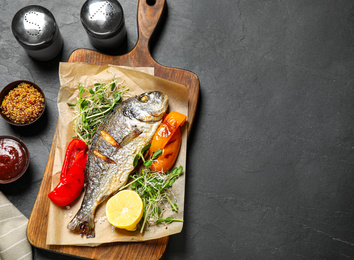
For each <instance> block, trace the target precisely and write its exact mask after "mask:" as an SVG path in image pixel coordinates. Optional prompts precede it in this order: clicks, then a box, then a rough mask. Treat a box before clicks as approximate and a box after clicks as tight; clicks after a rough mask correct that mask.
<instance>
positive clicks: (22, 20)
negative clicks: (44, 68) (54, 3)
mask: <svg viewBox="0 0 354 260" xmlns="http://www.w3.org/2000/svg"><path fill="white" fill-rule="evenodd" d="M11 28H12V32H13V34H14V36H15V38H16V39H17V41H18V42H19V43H20V44H21V45H22V47H23V48H25V49H27V50H41V49H44V48H47V47H49V46H50V45H51V44H52V43H53V42H54V41H55V40H56V38H57V36H58V34H59V28H58V27H57V24H56V22H55V18H54V16H53V15H52V13H51V12H50V11H49V10H48V9H46V8H44V7H42V6H38V5H30V6H26V7H24V8H22V9H20V10H19V11H18V12H17V13H16V14H15V16H14V18H13V19H12V25H11Z"/></svg>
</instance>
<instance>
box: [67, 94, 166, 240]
mask: <svg viewBox="0 0 354 260" xmlns="http://www.w3.org/2000/svg"><path fill="white" fill-rule="evenodd" d="M167 106H168V98H167V96H166V95H164V94H163V93H161V92H159V91H153V92H147V93H143V94H141V95H139V96H135V97H132V98H129V99H127V100H125V101H123V102H122V103H120V104H119V105H117V106H116V107H115V108H114V110H113V111H112V113H111V114H109V115H108V116H107V117H106V118H105V119H104V121H103V122H102V123H101V125H100V127H99V128H98V130H97V132H96V134H95V136H94V138H93V140H92V143H91V147H90V149H89V152H88V158H87V163H86V168H85V195H84V199H83V201H82V204H81V208H80V210H79V211H78V212H77V214H76V215H75V217H74V218H73V219H72V220H71V221H70V222H69V224H68V226H67V227H68V229H70V230H71V231H73V232H74V233H79V234H83V235H86V236H87V237H95V223H94V216H95V211H96V208H97V206H98V205H99V204H101V203H102V202H103V201H105V200H106V199H107V198H108V197H110V196H111V195H113V194H114V193H115V192H117V190H118V189H119V188H120V187H122V186H123V185H124V184H125V183H126V182H127V180H128V177H129V174H130V173H131V172H132V171H133V170H134V166H133V161H134V157H135V155H136V154H137V153H138V152H140V150H141V149H142V148H143V147H144V146H145V145H147V144H148V143H150V142H151V139H152V137H153V135H154V133H155V132H156V130H157V128H158V127H159V125H160V124H161V121H162V118H163V115H164V114H165V112H166V110H167Z"/></svg>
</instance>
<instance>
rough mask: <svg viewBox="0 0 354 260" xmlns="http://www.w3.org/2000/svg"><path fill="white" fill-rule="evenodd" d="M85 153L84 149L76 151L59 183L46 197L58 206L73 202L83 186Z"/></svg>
mask: <svg viewBox="0 0 354 260" xmlns="http://www.w3.org/2000/svg"><path fill="white" fill-rule="evenodd" d="M86 160H87V154H86V153H85V150H81V151H80V152H78V153H77V155H76V159H75V160H74V162H73V164H72V165H71V167H70V168H69V170H68V172H67V174H66V175H65V176H64V177H63V178H62V179H61V180H60V182H59V184H58V185H57V186H56V187H55V188H54V190H53V191H52V192H50V193H49V194H48V197H49V198H50V199H51V201H53V202H54V203H55V204H57V205H58V206H61V207H62V206H66V205H68V204H70V203H71V202H73V201H74V200H75V199H76V198H77V197H78V196H79V195H80V193H81V191H82V190H83V188H84V179H85V165H86Z"/></svg>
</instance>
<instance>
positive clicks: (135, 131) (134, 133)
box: [120, 127, 142, 147]
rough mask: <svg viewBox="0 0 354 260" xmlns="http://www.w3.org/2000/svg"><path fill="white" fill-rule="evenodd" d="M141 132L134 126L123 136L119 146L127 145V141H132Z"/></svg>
mask: <svg viewBox="0 0 354 260" xmlns="http://www.w3.org/2000/svg"><path fill="white" fill-rule="evenodd" d="M141 134H142V132H141V131H140V130H139V129H138V128H136V127H134V128H133V131H132V132H130V133H129V134H127V135H126V136H124V137H123V139H122V141H121V142H120V146H121V147H123V146H125V145H127V144H128V143H130V142H131V141H133V140H134V138H136V137H138V136H139V135H141Z"/></svg>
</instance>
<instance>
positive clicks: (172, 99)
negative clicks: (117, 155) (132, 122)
mask: <svg viewBox="0 0 354 260" xmlns="http://www.w3.org/2000/svg"><path fill="white" fill-rule="evenodd" d="M153 73H154V70H153V68H127V67H118V66H114V65H106V66H97V65H89V64H85V63H60V66H59V79H60V90H59V94H58V109H59V118H58V126H57V129H58V135H57V144H56V149H55V157H54V165H53V173H52V174H53V178H52V189H53V188H54V187H55V186H56V185H57V184H58V182H59V177H60V170H61V167H62V164H63V160H64V155H65V151H66V148H67V145H68V143H69V142H70V141H71V140H72V138H73V136H74V131H73V118H74V111H75V110H74V109H73V108H71V107H69V106H68V105H67V102H70V103H75V104H76V98H77V96H78V84H79V83H81V84H82V85H83V86H84V87H86V88H87V89H89V88H91V87H92V86H93V84H94V83H95V82H106V83H109V82H110V81H111V80H112V77H113V75H114V76H115V78H116V79H117V80H118V82H120V81H121V82H123V85H124V86H125V88H129V91H128V93H127V94H124V95H123V97H122V98H123V99H126V98H128V97H129V96H133V95H136V94H140V93H143V92H145V91H150V90H160V91H162V92H163V93H165V94H167V95H168V97H169V109H168V111H178V112H180V113H183V114H185V115H187V116H188V91H187V89H186V87H184V86H182V85H179V84H176V83H173V82H170V81H167V80H164V79H161V78H158V77H155V76H153V75H151V74H153ZM187 124H188V122H187V123H186V124H184V126H183V127H182V128H181V130H182V143H181V150H180V153H179V156H178V158H177V161H176V165H175V166H179V165H182V166H183V169H184V171H183V174H182V175H181V176H180V177H179V178H178V179H177V181H176V182H175V183H174V184H173V187H172V192H173V194H174V197H175V199H176V202H177V205H178V206H179V211H178V213H176V212H172V211H171V210H167V211H166V212H165V213H164V215H163V217H169V216H173V217H174V218H179V219H183V212H184V188H185V177H186V148H187ZM82 198H83V193H82V194H81V196H80V197H79V198H78V199H77V200H76V201H74V202H73V203H71V205H69V207H58V206H57V205H55V204H54V203H52V202H51V201H50V206H49V213H48V214H49V215H48V228H47V241H46V242H47V244H50V245H79V246H97V245H100V244H103V243H112V242H117V241H146V240H151V239H158V238H161V237H164V236H169V235H172V234H176V233H179V232H181V230H182V227H183V223H182V222H172V223H170V224H167V225H159V226H152V227H150V229H149V230H148V231H145V232H144V233H143V234H141V233H140V230H136V231H134V232H130V231H125V230H120V229H117V228H115V227H113V226H112V225H110V224H109V222H108V221H107V219H106V217H105V203H102V204H101V205H100V206H99V207H98V209H97V210H96V216H95V220H96V225H95V226H96V227H95V233H96V237H95V238H86V237H85V236H81V235H78V234H74V233H72V232H71V231H69V230H68V229H67V228H66V226H67V224H68V223H69V222H70V220H71V219H72V218H73V217H74V215H75V214H76V212H77V211H78V210H79V208H80V206H81V201H82ZM48 200H49V198H48ZM39 221H40V220H39Z"/></svg>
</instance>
